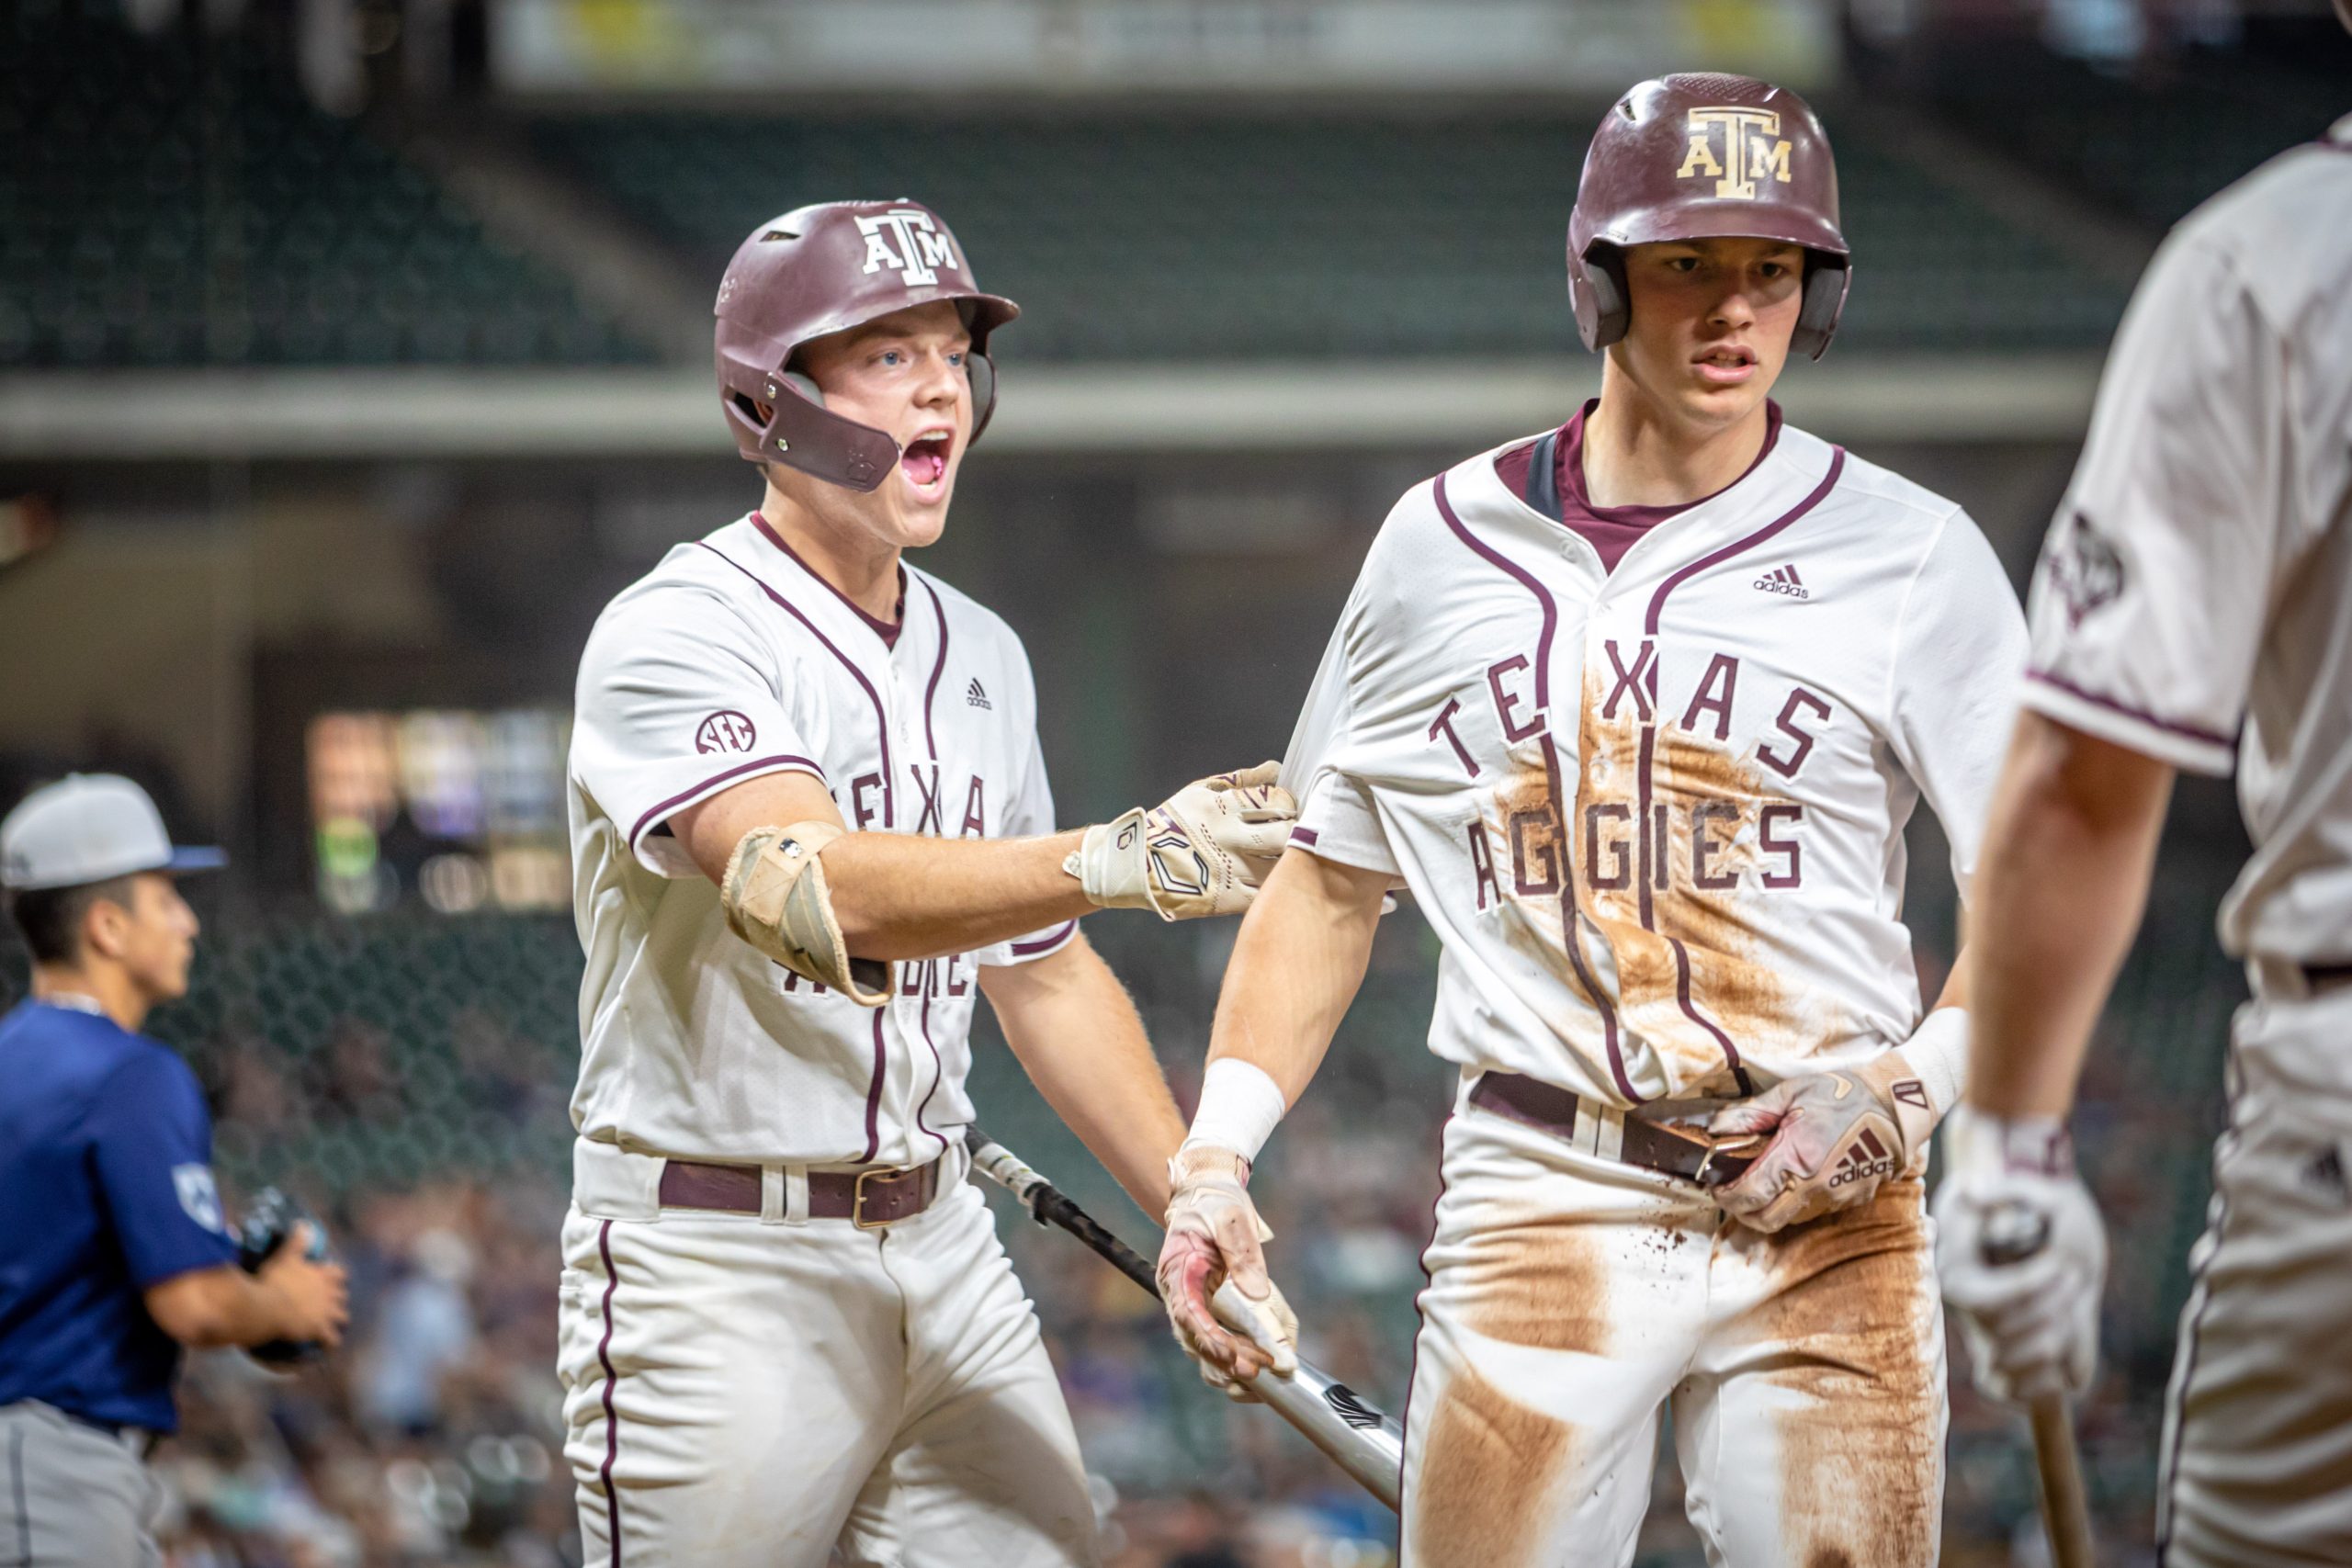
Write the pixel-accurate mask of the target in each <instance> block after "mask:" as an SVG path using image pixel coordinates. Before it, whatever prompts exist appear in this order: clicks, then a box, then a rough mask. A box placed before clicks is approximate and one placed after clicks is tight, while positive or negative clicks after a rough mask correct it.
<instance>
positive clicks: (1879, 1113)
mask: <svg viewBox="0 0 2352 1568" xmlns="http://www.w3.org/2000/svg"><path fill="white" fill-rule="evenodd" d="M1935 1130H1936V1112H1935V1109H1934V1107H1933V1106H1932V1104H1931V1103H1930V1102H1929V1100H1928V1089H1927V1085H1926V1084H1925V1083H1924V1082H1923V1081H1922V1080H1921V1079H1920V1077H1919V1076H1918V1074H1917V1073H1915V1072H1913V1071H1912V1070H1911V1064H1910V1063H1909V1062H1908V1061H1906V1060H1905V1058H1904V1055H1903V1053H1902V1052H1901V1051H1889V1052H1887V1053H1886V1054H1885V1055H1883V1056H1881V1057H1879V1058H1878V1060H1876V1061H1874V1062H1872V1063H1871V1064H1870V1065H1869V1066H1865V1067H1857V1068H1852V1069H1848V1070H1841V1071H1838V1072H1834V1073H1808V1074H1806V1075H1805V1076H1804V1077H1794V1078H1790V1079H1788V1080H1786V1081H1785V1082H1782V1083H1780V1084H1777V1085H1775V1086H1773V1087H1772V1088H1771V1089H1766V1090H1765V1091H1764V1092H1763V1093H1762V1094H1759V1095H1758V1096H1757V1097H1756V1098H1755V1099H1753V1100H1743V1101H1741V1102H1740V1103H1739V1104H1737V1105H1734V1106H1730V1107H1728V1108H1726V1109H1724V1110H1723V1111H1717V1112H1716V1113H1715V1116H1714V1119H1713V1121H1711V1122H1708V1123H1707V1131H1708V1132H1709V1133H1711V1134H1713V1135H1714V1136H1716V1137H1718V1138H1723V1137H1737V1136H1740V1135H1743V1134H1746V1135H1748V1136H1761V1135H1764V1134H1770V1138H1771V1142H1770V1143H1768V1144H1766V1145H1764V1151H1763V1153H1761V1154H1759V1155H1758V1156H1756V1159H1755V1162H1754V1163H1753V1164H1751V1165H1750V1166H1749V1167H1748V1168H1747V1174H1746V1175H1744V1176H1742V1177H1741V1178H1740V1179H1738V1180H1736V1181H1734V1182H1731V1183H1730V1184H1728V1185H1726V1186H1724V1187H1720V1188H1717V1189H1716V1190H1715V1201H1716V1203H1717V1204H1719V1205H1720V1206H1721V1207H1722V1209H1723V1211H1724V1213H1727V1214H1729V1215H1731V1217H1732V1218H1734V1219H1736V1220H1737V1221H1739V1222H1740V1223H1741V1224H1745V1225H1747V1226H1749V1227H1750V1228H1752V1229H1755V1230H1759V1231H1763V1232H1765V1233H1766V1234H1768V1235H1769V1234H1770V1233H1771V1232H1774V1231H1777V1230H1781V1229H1782V1228H1784V1227H1786V1226H1789V1225H1796V1224H1804V1222H1805V1221H1807V1220H1811V1219H1815V1218H1818V1217H1819V1216H1821V1215H1823V1214H1826V1213H1830V1212H1831V1211H1833V1210H1837V1209H1851V1208H1855V1207H1857V1206H1859V1205H1860V1204H1863V1203H1867V1202H1869V1201H1871V1199H1872V1198H1875V1197H1877V1196H1878V1190H1879V1188H1880V1186H1881V1185H1882V1184H1883V1183H1884V1182H1885V1180H1886V1179H1887V1178H1888V1177H1890V1176H1894V1175H1895V1174H1896V1173H1898V1172H1900V1171H1904V1170H1907V1169H1909V1168H1910V1167H1911V1163H1912V1160H1913V1157H1914V1156H1917V1155H1918V1154H1919V1153H1921V1152H1922V1151H1923V1150H1925V1149H1926V1148H1927V1146H1928V1138H1929V1137H1930V1136H1931V1135H1932V1134H1934V1132H1935Z"/></svg>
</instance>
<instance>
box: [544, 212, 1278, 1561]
mask: <svg viewBox="0 0 2352 1568" xmlns="http://www.w3.org/2000/svg"><path fill="white" fill-rule="evenodd" d="M717 313H718V328H717V357H718V380H719V389H720V399H721V402H722V404H723V407H724V409H725V412H726V417H727V419H728V422H729V425H730V427H731V428H732V429H733V430H734V432H735V436H736V440H737V443H738V446H739V447H740V449H741V452H742V454H743V456H744V457H748V458H750V459H751V460H752V461H754V462H757V463H759V464H760V465H761V466H762V468H763V472H764V474H765V478H766V490H765V494H764V497H763V501H762V502H761V505H760V509H759V510H758V511H757V512H754V513H751V514H750V515H748V516H746V517H744V518H741V520H739V521H737V522H734V523H730V524H729V525H726V526H725V527H723V528H720V529H719V530H718V532H716V533H714V534H711V535H709V536H707V537H705V538H702V539H699V540H696V541H695V542H694V543H692V544H687V545H683V546H680V547H677V548H676V549H673V550H672V551H671V552H670V554H669V556H668V557H667V558H665V559H664V560H663V561H662V564H661V565H660V566H658V567H657V568H655V569H654V570H653V571H651V572H650V574H648V575H647V576H646V577H645V578H644V579H642V580H641V581H639V582H638V583H636V584H635V585H634V586H632V587H630V588H628V590H626V591H625V592H622V593H621V595H620V596H619V597H618V598H616V600H614V601H613V603H612V604H611V605H610V606H609V607H608V608H607V609H606V610H605V614H604V615H603V616H602V617H601V618H600V619H599V620H598V621H597V623H596V626H595V629H594V632H593V633H592V634H591V635H590V637H589V640H588V647H587V649H586V652H585V654H584V655H583V657H582V663H581V671H580V682H579V693H578V714H577V721H576V724H575V728H574V730H573V739H572V749H571V831H572V850H573V860H574V865H575V867H576V871H575V878H576V881H575V908H576V914H577V919H578V924H579V930H580V936H581V940H582V944H583V945H584V946H585V948H586V950H587V959H588V964H587V973H586V976H585V978H584V980H583V982H582V992H581V1013H580V1019H581V1034H582V1062H581V1072H580V1086H579V1089H578V1092H577V1094H576V1095H575V1096H574V1098H573V1101H572V1114H573V1120H574V1122H575V1123H576V1125H577V1126H578V1128H579V1132H580V1137H579V1142H578V1145H577V1152H576V1156H575V1163H574V1175H573V1202H572V1209H571V1215H570V1217H569V1219H568V1221H567V1223H566V1227H565V1232H564V1253H565V1261H566V1264H567V1267H566V1269H565V1270H564V1275H563V1281H562V1292H561V1293H562V1303H561V1311H562V1333H563V1348H562V1352H561V1357H562V1364H561V1371H562V1376H563V1380H564V1382H565V1384H566V1388H567V1391H568V1399H567V1417H568V1420H569V1423H570V1440H569V1444H568V1450H567V1451H568V1453H569V1456H570V1459H571V1466H572V1470H573V1473H574V1475H575V1476H576V1478H577V1480H578V1491H579V1502H580V1515H581V1528H582V1533H583V1535H584V1536H585V1538H586V1543H587V1559H588V1561H589V1562H595V1563H606V1562H609V1563H611V1564H614V1565H615V1568H618V1565H619V1564H621V1563H623V1562H630V1563H643V1564H655V1563H660V1564H688V1563H691V1564H695V1565H696V1568H725V1565H728V1564H736V1563H742V1564H758V1565H760V1568H776V1565H784V1568H796V1565H801V1564H808V1565H815V1564H820V1563H824V1562H827V1561H828V1559H829V1556H830V1555H831V1554H832V1553H834V1552H835V1551H838V1552H839V1553H840V1558H841V1560H843V1561H846V1562H849V1563H852V1564H867V1563H872V1564H889V1565H892V1568H922V1565H924V1564H940V1565H946V1564H969V1563H978V1562H987V1563H990V1564H1003V1565H1012V1568H1018V1565H1029V1564H1036V1565H1059V1564H1071V1563H1091V1562H1093V1561H1094V1560H1095V1555H1094V1554H1095V1546H1094V1512H1093V1506H1092V1504H1091V1501H1090V1500H1089V1497H1088V1494H1087V1488H1086V1484H1085V1475H1084V1472H1083V1470H1082V1469H1081V1467H1080V1461H1079V1454H1078V1445H1077V1441H1076V1438H1075V1437H1074V1435H1073V1432H1072V1428H1071V1426H1070V1420H1069V1414H1068V1412H1067V1410H1066V1409H1065V1407H1064V1405H1063V1403H1062V1398H1061V1393H1060V1391H1059V1389H1058V1387H1057V1383H1056V1381H1055V1376H1054V1371H1053V1368H1052V1366H1051V1365H1050V1364H1049V1362H1048V1361H1047V1359H1046V1352H1045V1350H1044V1348H1043V1345H1042V1342H1041V1341H1040V1339H1039V1337H1038V1331H1037V1325H1036V1323H1035V1319H1034V1318H1033V1317H1032V1315H1031V1314H1030V1311H1029V1305H1028V1303H1027V1302H1026V1301H1025V1300H1024V1299H1023V1295H1022V1292H1021V1287H1020V1285H1019V1283H1018V1282H1017V1281H1016V1280H1015V1279H1014V1278H1013V1275H1012V1269H1011V1267H1010V1265H1009V1264H1008V1262H1007V1261H1006V1258H1005V1257H1004V1254H1003V1252H1002V1250H1001V1248H1000V1247H999V1246H998V1243H997V1240H996V1235H995V1231H994V1229H993V1227H992V1225H991V1224H990V1223H989V1214H988V1211H987V1209H986V1207H985V1206H984V1204H983V1203H982V1201H981V1199H980V1196H979V1194H978V1191H977V1190H974V1189H973V1187H972V1186H971V1185H970V1184H968V1183H967V1182H965V1181H964V1180H962V1176H963V1174H964V1170H965V1166H966V1163H967V1157H966V1156H965V1154H964V1149H963V1142H962V1135H961V1134H962V1130H963V1128H964V1127H965V1125H966V1124H967V1122H969V1121H970V1119H971V1116H972V1107H971V1103H970V1101H969V1100H967V1098H966V1096H965V1091H964V1082H965V1076H966V1073H967V1069H968V1068H969V1066H970V1062H971V1052H970V1044H969V1032H970V1027H971V1021H972V1011H973V1008H974V1006H975V1004H976V1002H977V1001H978V998H980V997H982V996H985V997H986V998H988V1001H989V1006H990V1007H991V1008H992V1009H993V1010H995V1012H996V1015H997V1018H998V1021H1000V1023H1001V1025H1002V1026H1003V1029H1004V1033H1005V1036H1006V1038H1007V1039H1008V1041H1010V1042H1011V1043H1012V1049H1013V1051H1014V1053H1015V1054H1016V1055H1018V1056H1020V1058H1021V1059H1022V1062H1023V1066H1025V1067H1026V1068H1027V1070H1028V1071H1029V1074H1030V1076H1031V1077H1033V1078H1034V1079H1035V1081H1036V1083H1037V1085H1038V1087H1039V1089H1041V1090H1042V1091H1043V1092H1044V1094H1045V1096H1046V1100H1048V1101H1049V1102H1050V1103H1052V1104H1053V1105H1054V1107H1055V1108H1056V1109H1057V1111H1059V1112H1060V1113H1061V1114H1062V1116H1063V1117H1064V1118H1065V1119H1066V1120H1067V1121H1068V1122H1069V1124H1070V1125H1071V1126H1072V1127H1073V1128H1074V1129H1075V1130H1076V1131H1077V1132H1078V1133H1079V1134H1080V1136H1081V1137H1082V1138H1084V1139H1085V1140H1086V1142H1087V1144H1088V1145H1089V1146H1090V1147H1091V1148H1092V1149H1094V1151H1095V1152H1096V1153H1097V1154H1098V1155H1099V1156H1101V1157H1102V1159H1103V1162H1104V1163H1105V1165H1107V1166H1108V1167H1109V1168H1110V1169H1111V1171H1112V1172H1113V1174H1114V1175H1115V1176H1116V1177H1118V1178H1119V1179H1120V1180H1121V1181H1122V1182H1123V1183H1124V1184H1125V1187H1126V1189H1127V1190H1128V1191H1129V1192H1131V1193H1133V1194H1134V1195H1135V1197H1136V1200H1137V1201H1139V1202H1142V1203H1144V1204H1145V1205H1146V1206H1147V1209H1148V1212H1154V1213H1156V1212H1158V1211H1159V1208H1160V1207H1161V1206H1162V1205H1163V1204H1164V1203H1165V1201H1166V1196H1167V1162H1168V1159H1169V1157H1170V1155H1172V1154H1173V1153H1174V1151H1175V1148H1176V1146H1177V1145H1178V1144H1179V1143H1180V1142H1181V1141H1182V1136H1183V1125H1182V1119H1181V1117H1180V1116H1179V1114H1178V1112H1177V1111H1176V1108H1175V1105H1174V1102H1173V1101H1172V1100H1171V1099H1170V1095H1169V1092H1168V1089H1167V1087H1166V1085H1165V1083H1164V1082H1163V1081H1162V1079H1161V1077H1160V1074H1159V1067H1158V1066H1157V1064H1156V1062H1155V1061H1154V1059H1153V1056H1152V1055H1151V1050H1150V1047H1149V1045H1148V1043H1147V1042H1146V1040H1145V1037H1144V1032H1143V1027H1142V1024H1141V1022H1140V1021H1138V1019H1137V1018H1136V1012H1135V1009H1134V1007H1133V1005H1132V1004H1131V1003H1130V1002H1129V1001H1128V999H1127V997H1126V994H1125V991H1124V990H1123V989H1122V988H1121V987H1120V985H1119V983H1118V982H1117V980H1116V979H1115V978H1114V977H1113V976H1112V974H1111V972H1110V970H1109V969H1108V968H1107V967H1106V966H1105V965H1104V964H1103V962H1102V960H1101V959H1100V958H1099V957H1097V956H1096V955H1095V953H1094V952H1093V950H1092V949H1091V947H1090V946H1089V945H1088V944H1087V942H1086V941H1085V939H1084V938H1083V937H1082V936H1081V935H1080V934H1079V931H1078V919H1079V917H1080V916H1081V915H1083V914H1085V913H1087V912H1088V911H1090V910H1091V909H1095V908H1105V907H1114V906H1115V907H1125V908H1151V909H1155V910H1157V911H1158V912H1159V914H1161V915H1162V916H1163V917H1165V918H1168V919H1182V918H1188V917H1192V916H1197V915H1208V914H1217V913H1227V912H1232V911H1237V910H1238V909H1240V908H1242V907H1243V906H1244V905H1245V904H1246V903H1247V902H1248V901H1249V899H1250V897H1251V895H1252V891H1253V889H1254V886H1255V884H1256V882H1257V881H1258V879H1259V876H1260V874H1261V872H1262V871H1263V869H1264V868H1265V867H1267V866H1269V865H1271V864H1272V861H1273V859H1274V858H1275V856H1277V855H1278V854H1279V853H1280V852H1281V851H1282V846H1283V840H1284V839H1285V837H1286V835H1287V833H1288V830H1289V823H1290V818H1291V817H1292V816H1293V812H1292V810H1291V808H1290V802H1289V797H1288V796H1287V795H1284V794H1283V792H1282V791H1281V790H1280V789H1279V788H1277V787H1276V786H1275V785H1274V784H1273V775H1274V768H1273V765H1272V763H1267V764H1265V765H1264V766H1263V767H1262V768H1260V769H1255V770H1252V771H1250V773H1243V774H1238V775H1225V776H1222V777H1219V778H1216V779H1211V780H1206V781H1204V782H1202V783H1200V784H1194V785H1192V786H1191V787H1189V788H1187V789H1185V790H1183V791H1182V792H1181V793H1179V794H1178V795H1176V796H1175V797H1174V798H1172V799H1170V801H1168V802H1166V803H1165V804H1164V805H1162V806H1160V807H1158V808H1156V809H1154V810H1151V811H1142V810H1136V811H1130V812H1128V813H1126V814H1125V815H1124V816H1122V817H1120V818H1118V819H1117V820H1116V821H1114V822H1112V823H1108V824H1104V825H1102V826H1098V827H1094V828H1090V829H1084V830H1083V831H1079V832H1066V833H1057V832H1055V830H1054V813H1053V800H1052V796H1051V794H1050V792H1049V791H1048V789H1047V787H1046V772H1045V765H1044V761H1043V758H1042V756H1041V754H1040V751H1039V749H1038V744H1037V735H1036V695H1035V689H1034V687H1033V685H1032V682H1031V679H1030V671H1029V664H1028V660H1027V658H1026V656H1025V655H1024V654H1023V650H1022V647H1021V642H1020V639H1019V638H1018V637H1015V636H1014V635H1013V634H1012V630H1011V629H1010V628H1008V627H1007V626H1005V624H1004V623H1003V622H1002V621H1001V620H999V619H998V618H997V617H996V616H995V615H991V614H989V612H988V611H987V610H985V609H983V608H982V607H980V606H979V605H978V604H974V603H973V602H972V601H971V600H970V599H967V598H966V597H965V596H964V595H963V594H961V593H958V592H956V590H955V589H953V588H951V587H949V586H948V585H947V584H945V583H944V582H941V581H938V580H937V579H935V578H933V577H932V576H931V575H930V574H929V573H926V572H923V571H922V570H917V569H916V568H914V567H912V566H910V565H907V564H906V563H905V562H904V561H903V559H902V558H901V557H902V553H903V552H904V551H906V550H908V549H910V548H912V547H919V546H922V545H927V544H930V543H931V542H933V540H935V539H937V538H938V537H939V536H940V532H941V529H942V528H943V526H944V524H945V522H946V517H947V509H948V503H949V500H950V498H951V496H952V495H953V493H954V491H955V484H956V471H957V468H958V466H959V465H960V463H961V461H962V459H963V457H964V453H965V451H966V449H967V447H968V446H970V444H971V442H972V441H973V440H974V439H975V438H976V437H977V436H978V434H979V433H980V432H981V430H983V429H984V428H985V427H986V426H987V423H988V418H989V410H990V408H991V407H992V405H993V402H994V384H995V375H994V370H993V368H992V367H991V365H990V363H989V358H988V355H987V348H988V343H989V336H990V334H991V333H994V332H996V331H997V330H999V329H1001V327H1003V326H1004V325H1005V323H1007V322H1009V321H1012V319H1013V318H1014V316H1015V315H1016V314H1017V313H1018V311H1017V310H1016V308H1015V307H1014V306H1013V304H1012V302H1011V301H1010V300H1007V299H1000V298H998V297H996V296H995V295H991V294H985V293H982V292H980V290H979V289H978V286H977V285H976V284H975V282H974V281H973V278H972V275H971V271H970V265H969V263H968V261H967V258H966V257H965V255H964V253H963V251H962V250H961V249H960V248H959V247H958V246H957V244H956V241H955V239H954V237H953V236H952V235H951V234H950V233H949V232H948V231H947V228H946V226H945V225H944V223H942V222H941V221H940V220H939V219H938V218H937V217H936V216H935V215H934V214H933V213H932V212H930V211H929V210H927V209H924V208H922V207H921V206H918V205H916V204H915V203H912V202H908V201H894V202H893V201H884V202H838V203H832V204H829V205H823V206H814V207H806V208H802V209H799V210H797V211H795V212H790V213H787V214H786V215H784V216H783V217H780V218H777V219H775V220H772V221H771V222H768V223H764V224H763V225H761V226H760V228H759V229H758V230H756V231H753V233H752V235H751V237H750V238H749V239H747V240H746V241H745V242H744V243H743V245H742V247H741V250H740V251H738V252H737V254H736V255H735V258H734V260H733V262H732V263H731V264H730V265H729V267H728V269H727V275H726V277H725V280H724V281H723V282H722V283H721V284H720V285H719V289H718V308H717Z"/></svg>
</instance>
